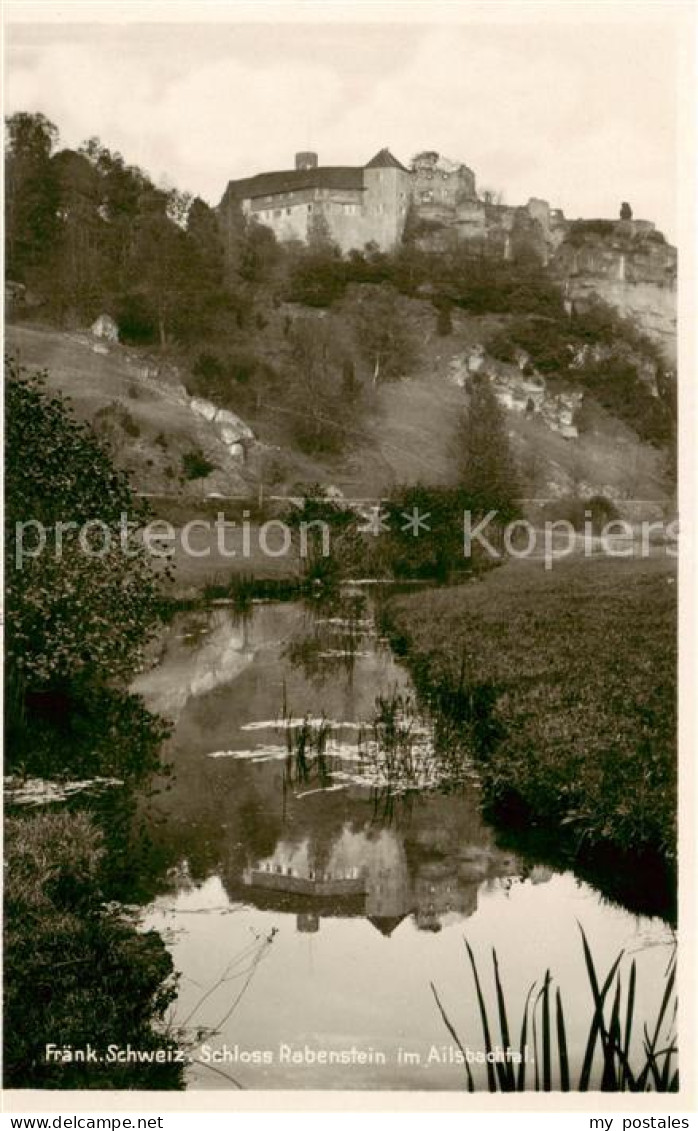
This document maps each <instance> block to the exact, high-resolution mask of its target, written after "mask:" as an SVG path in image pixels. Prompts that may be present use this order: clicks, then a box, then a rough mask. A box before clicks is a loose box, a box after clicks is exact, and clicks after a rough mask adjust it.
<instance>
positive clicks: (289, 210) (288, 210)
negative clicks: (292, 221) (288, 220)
mask: <svg viewBox="0 0 698 1131" xmlns="http://www.w3.org/2000/svg"><path fill="white" fill-rule="evenodd" d="M286 215H287V216H290V215H291V209H290V208H287V209H286Z"/></svg>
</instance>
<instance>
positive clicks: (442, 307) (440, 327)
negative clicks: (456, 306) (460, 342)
mask: <svg viewBox="0 0 698 1131" xmlns="http://www.w3.org/2000/svg"><path fill="white" fill-rule="evenodd" d="M436 333H437V334H438V335H439V337H441V338H445V337H448V335H449V334H452V333H453V320H452V318H451V304H450V303H448V302H442V303H440V304H439V307H438V313H437V316H436Z"/></svg>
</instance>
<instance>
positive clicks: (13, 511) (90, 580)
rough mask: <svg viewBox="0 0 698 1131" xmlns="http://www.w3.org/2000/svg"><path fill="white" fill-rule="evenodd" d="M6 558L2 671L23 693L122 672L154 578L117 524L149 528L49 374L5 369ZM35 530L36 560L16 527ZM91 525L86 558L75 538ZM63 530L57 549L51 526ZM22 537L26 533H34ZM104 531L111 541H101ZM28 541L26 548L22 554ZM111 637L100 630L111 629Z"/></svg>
mask: <svg viewBox="0 0 698 1131" xmlns="http://www.w3.org/2000/svg"><path fill="white" fill-rule="evenodd" d="M6 404H7V413H6V421H7V431H6V488H5V491H6V516H7V527H6V550H7V559H6V560H7V562H8V571H7V634H6V654H7V658H8V661H9V664H10V665H11V666H12V667H13V668H14V669H15V670H16V671H17V673H18V674H19V675H21V678H22V680H23V681H24V683H25V685H26V686H27V687H28V688H32V687H47V686H55V685H59V686H64V685H65V684H70V683H71V682H72V681H73V680H75V679H77V678H82V677H83V676H84V674H85V673H86V672H88V671H91V670H92V671H97V672H99V673H100V677H101V678H102V679H107V678H110V677H111V678H114V677H120V676H124V675H126V674H128V673H129V672H131V671H132V670H133V666H134V665H135V664H137V662H138V660H139V658H140V656H141V655H142V649H143V647H144V645H145V644H146V642H147V640H148V639H149V637H150V635H151V633H152V631H153V630H154V628H155V625H156V622H157V618H158V614H159V610H160V600H159V588H160V581H159V578H158V576H157V575H156V573H155V572H154V570H153V565H152V559H151V558H150V556H149V554H148V553H147V551H146V549H145V548H144V547H140V548H139V547H138V546H137V545H136V544H134V543H135V539H133V538H132V539H131V543H132V544H131V546H130V550H131V551H132V553H131V556H129V555H127V554H124V553H123V550H122V547H121V516H122V514H124V513H125V514H127V515H128V518H129V520H130V521H131V522H132V523H135V525H136V527H138V526H139V525H141V524H142V523H143V522H145V521H146V520H147V517H148V510H147V507H146V506H145V505H144V504H143V503H142V502H141V501H140V500H137V499H136V498H135V497H134V495H133V493H132V491H131V488H130V486H129V483H128V480H127V479H126V477H125V476H124V475H123V474H122V473H121V472H117V471H116V470H115V469H114V467H113V464H112V462H111V458H110V455H109V453H108V451H107V450H106V449H105V448H104V447H103V446H102V445H101V444H100V442H99V441H98V439H97V437H96V435H95V434H94V432H93V431H92V430H91V429H90V428H89V427H88V426H87V425H85V424H82V423H80V422H78V421H77V420H76V419H75V418H74V416H73V415H72V413H71V411H70V409H69V407H68V405H67V403H66V402H65V400H64V399H63V398H62V397H61V396H60V395H59V394H56V393H52V392H49V390H48V389H47V388H46V384H45V374H41V373H29V372H27V371H26V370H24V369H22V368H21V367H19V366H17V365H16V364H15V363H14V362H13V361H12V360H11V359H10V360H9V361H8V364H7V386H6ZM29 520H33V521H35V522H39V523H41V524H43V527H44V530H45V532H46V548H45V550H44V552H42V553H38V554H36V555H35V556H33V557H30V558H29V557H27V556H26V555H25V556H24V557H22V556H21V554H20V553H19V551H20V547H19V544H18V537H19V536H18V527H17V524H20V530H21V528H22V527H21V524H23V523H27V522H28V521H29ZM95 520H98V521H99V522H100V523H102V524H103V527H102V530H101V532H100V531H97V532H96V533H95V537H94V541H93V540H91V539H88V542H89V544H90V545H95V543H96V544H97V548H100V549H101V547H102V546H103V545H104V546H105V547H106V552H104V553H100V555H99V556H97V555H88V554H86V553H85V551H84V549H83V548H82V547H81V545H80V543H79V540H78V536H79V531H80V529H81V528H82V526H83V525H84V524H86V523H88V522H92V523H94V522H95ZM59 522H62V523H63V524H64V525H67V524H72V526H70V525H68V528H67V529H64V531H63V534H62V539H61V552H60V554H59V553H58V552H57V544H56V534H55V531H56V524H57V523H59ZM30 529H34V528H33V527H32V528H30ZM105 531H106V532H108V535H109V537H108V540H107V535H106V533H105ZM29 541H30V540H29V539H28V538H27V546H26V547H25V548H26V549H29V548H30V547H29ZM107 629H108V630H107Z"/></svg>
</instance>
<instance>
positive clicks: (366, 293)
mask: <svg viewBox="0 0 698 1131" xmlns="http://www.w3.org/2000/svg"><path fill="white" fill-rule="evenodd" d="M356 330H357V338H358V342H359V345H360V348H361V350H362V352H363V354H364V357H365V358H366V360H367V362H368V364H369V365H370V367H371V371H372V379H373V384H374V385H377V384H378V382H379V381H392V380H395V379H396V378H398V377H403V376H405V374H406V373H407V372H408V370H409V369H410V368H411V367H412V365H414V363H415V361H416V358H417V345H416V342H415V339H414V336H413V334H412V331H411V328H410V326H409V324H408V322H407V319H406V318H405V317H404V315H403V313H402V309H401V307H400V300H399V297H398V295H397V294H396V293H395V291H394V290H393V289H392V287H387V286H366V287H363V288H362V294H361V301H360V305H359V307H358V310H357V313H356Z"/></svg>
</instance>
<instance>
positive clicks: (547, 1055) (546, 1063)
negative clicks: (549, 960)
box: [541, 970, 552, 1092]
mask: <svg viewBox="0 0 698 1131" xmlns="http://www.w3.org/2000/svg"><path fill="white" fill-rule="evenodd" d="M541 1012H542V1017H543V1091H544V1092H549V1091H551V1090H552V1055H551V1045H550V971H549V970H546V971H545V978H544V979H543V998H542V1003H541Z"/></svg>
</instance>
